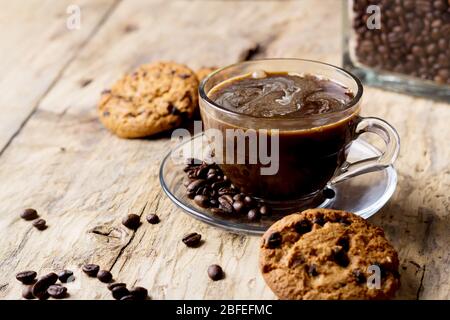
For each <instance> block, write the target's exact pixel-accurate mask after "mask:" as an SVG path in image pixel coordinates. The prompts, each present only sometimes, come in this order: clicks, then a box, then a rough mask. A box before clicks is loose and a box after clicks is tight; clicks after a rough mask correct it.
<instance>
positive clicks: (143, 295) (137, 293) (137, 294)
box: [130, 287, 148, 300]
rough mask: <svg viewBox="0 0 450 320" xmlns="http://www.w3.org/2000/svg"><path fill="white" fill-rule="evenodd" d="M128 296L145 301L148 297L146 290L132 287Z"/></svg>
mask: <svg viewBox="0 0 450 320" xmlns="http://www.w3.org/2000/svg"><path fill="white" fill-rule="evenodd" d="M130 294H131V295H132V296H133V297H134V299H135V300H145V299H147V297H148V291H147V289H145V288H143V287H134V288H132V289H131V290H130Z"/></svg>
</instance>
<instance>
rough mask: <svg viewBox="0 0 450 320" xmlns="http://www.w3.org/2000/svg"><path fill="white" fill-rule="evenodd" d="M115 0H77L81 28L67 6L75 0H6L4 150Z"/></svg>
mask: <svg viewBox="0 0 450 320" xmlns="http://www.w3.org/2000/svg"><path fill="white" fill-rule="evenodd" d="M115 2H116V0H95V1H87V0H82V1H77V5H78V6H80V8H81V10H82V14H81V28H80V29H79V30H73V31H70V30H68V29H67V27H66V19H67V18H68V16H69V15H68V14H67V13H66V10H67V8H68V6H69V5H71V4H72V1H69V0H64V1H51V0H47V1H40V0H30V1H27V2H26V4H24V3H23V2H20V1H8V0H2V1H0V6H1V8H2V10H1V11H0V26H1V27H0V39H1V42H2V43H1V47H2V54H1V59H0V70H2V75H1V76H0V91H1V92H2V94H1V95H0V108H1V110H2V116H1V117H0V153H1V151H2V150H3V149H4V148H5V146H7V144H8V143H9V141H10V139H11V138H12V137H13V136H14V135H15V134H16V133H17V132H18V131H19V130H20V128H21V126H22V125H23V123H24V122H25V121H26V119H27V118H28V117H29V116H30V114H31V113H32V111H33V110H34V109H35V108H36V106H37V104H38V103H39V101H40V99H42V97H43V96H45V94H46V93H47V92H48V91H49V90H50V89H51V88H52V86H53V85H54V83H55V82H56V81H57V80H58V79H59V77H60V75H61V71H62V70H63V69H64V68H65V67H66V66H67V65H68V63H70V61H71V60H72V59H73V58H74V57H75V56H76V54H77V52H78V50H79V49H80V48H81V47H83V45H84V44H85V43H86V42H87V41H88V40H89V38H90V37H91V36H92V34H93V33H95V31H96V29H97V28H98V26H99V24H101V22H102V19H104V17H105V16H107V15H108V13H109V10H111V9H112V8H113V7H114V5H115Z"/></svg>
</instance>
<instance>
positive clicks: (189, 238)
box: [182, 232, 202, 248]
mask: <svg viewBox="0 0 450 320" xmlns="http://www.w3.org/2000/svg"><path fill="white" fill-rule="evenodd" d="M201 239H202V236H201V234H198V233H196V232H192V233H189V234H187V235H185V236H184V237H183V239H182V241H183V243H184V244H185V245H186V246H188V247H190V248H195V247H197V246H198V245H199V244H200V241H201Z"/></svg>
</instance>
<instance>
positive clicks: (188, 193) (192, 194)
mask: <svg viewBox="0 0 450 320" xmlns="http://www.w3.org/2000/svg"><path fill="white" fill-rule="evenodd" d="M186 194H187V197H188V198H189V199H194V197H195V192H187V193H186Z"/></svg>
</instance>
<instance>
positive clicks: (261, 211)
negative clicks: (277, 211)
mask: <svg viewBox="0 0 450 320" xmlns="http://www.w3.org/2000/svg"><path fill="white" fill-rule="evenodd" d="M270 213H271V212H270V208H269V207H267V206H264V205H263V206H261V207H260V208H259V214H261V215H262V216H268V215H270Z"/></svg>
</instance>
